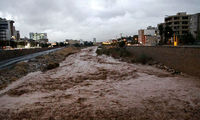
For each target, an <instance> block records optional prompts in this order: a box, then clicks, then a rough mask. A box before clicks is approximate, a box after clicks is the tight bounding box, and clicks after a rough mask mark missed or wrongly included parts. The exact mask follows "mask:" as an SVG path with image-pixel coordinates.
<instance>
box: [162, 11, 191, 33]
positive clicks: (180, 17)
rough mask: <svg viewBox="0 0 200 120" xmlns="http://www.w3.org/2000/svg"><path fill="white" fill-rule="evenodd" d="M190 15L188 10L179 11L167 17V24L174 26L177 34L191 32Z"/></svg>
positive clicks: (173, 28)
mask: <svg viewBox="0 0 200 120" xmlns="http://www.w3.org/2000/svg"><path fill="white" fill-rule="evenodd" d="M190 17H191V15H188V14H187V13H186V12H181V13H177V14H176V15H172V16H168V17H166V18H165V25H166V26H167V25H168V26H169V27H171V28H172V30H173V32H174V33H175V34H176V35H183V34H187V33H189V30H190V29H189V26H190V24H189V23H190Z"/></svg>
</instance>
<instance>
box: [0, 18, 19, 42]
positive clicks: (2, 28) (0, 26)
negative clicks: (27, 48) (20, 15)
mask: <svg viewBox="0 0 200 120" xmlns="http://www.w3.org/2000/svg"><path fill="white" fill-rule="evenodd" d="M18 35H19V32H18ZM16 39H17V31H16V30H15V26H14V21H13V20H6V19H3V18H0V40H16Z"/></svg>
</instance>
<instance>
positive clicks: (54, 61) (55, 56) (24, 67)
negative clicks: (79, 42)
mask: <svg viewBox="0 0 200 120" xmlns="http://www.w3.org/2000/svg"><path fill="white" fill-rule="evenodd" d="M78 51H80V49H78V48H75V47H68V48H64V49H61V50H58V51H56V52H53V53H50V54H47V55H42V56H38V57H36V58H34V59H31V60H29V61H25V62H19V63H17V64H16V65H14V66H12V67H10V68H5V69H1V70H0V89H2V88H5V87H6V86H7V85H8V84H10V83H12V82H13V81H16V80H18V79H19V78H21V77H23V76H25V75H27V74H28V73H30V72H35V71H40V70H41V71H47V70H48V69H53V68H55V67H58V66H59V63H60V62H61V61H63V60H64V59H65V58H66V57H67V56H68V55H70V54H73V53H76V52H78Z"/></svg>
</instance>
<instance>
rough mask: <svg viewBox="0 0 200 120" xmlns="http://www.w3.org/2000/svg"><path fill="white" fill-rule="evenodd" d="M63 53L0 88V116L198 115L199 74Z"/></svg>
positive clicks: (198, 118) (171, 119) (89, 53)
mask: <svg viewBox="0 0 200 120" xmlns="http://www.w3.org/2000/svg"><path fill="white" fill-rule="evenodd" d="M96 49H97V47H91V48H86V49H82V50H81V52H79V53H76V54H73V55H70V56H68V57H67V58H66V59H65V60H64V61H63V62H62V63H60V67H58V68H56V69H53V70H49V71H46V72H40V71H39V72H34V73H30V74H28V75H27V76H25V77H23V78H21V79H19V80H17V81H16V82H13V83H12V84H10V85H9V86H8V87H7V88H5V89H3V90H1V91H0V119H1V120H4V119H8V120H15V119H17V120H29V119H34V120H39V119H42V120H43V119H44V120H71V119H76V120H87V119H97V120H103V119H106V120H107V119H120V120H121V119H122V120H129V119H132V120H200V79H198V78H194V77H191V76H188V75H172V74H170V73H168V72H166V71H163V70H161V69H158V68H155V67H152V66H147V65H140V64H130V63H126V62H122V61H120V60H117V59H114V58H111V57H108V56H104V55H103V56H97V55H96V53H95V51H96Z"/></svg>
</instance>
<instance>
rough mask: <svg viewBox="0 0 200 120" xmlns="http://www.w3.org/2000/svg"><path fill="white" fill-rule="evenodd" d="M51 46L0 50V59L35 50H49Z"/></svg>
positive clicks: (34, 51)
mask: <svg viewBox="0 0 200 120" xmlns="http://www.w3.org/2000/svg"><path fill="white" fill-rule="evenodd" d="M49 49H52V48H35V49H22V50H20V49H19V50H1V51H0V61H3V60H7V59H10V58H15V57H19V56H23V55H28V54H32V53H36V52H41V51H45V50H49Z"/></svg>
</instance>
